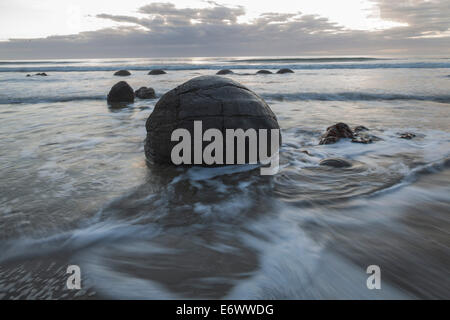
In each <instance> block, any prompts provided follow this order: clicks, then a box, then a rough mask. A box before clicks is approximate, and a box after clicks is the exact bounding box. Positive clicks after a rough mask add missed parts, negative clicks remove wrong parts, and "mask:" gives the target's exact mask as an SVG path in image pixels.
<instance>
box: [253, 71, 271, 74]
mask: <svg viewBox="0 0 450 320" xmlns="http://www.w3.org/2000/svg"><path fill="white" fill-rule="evenodd" d="M256 74H272V71H269V70H259V71H258V72H256Z"/></svg>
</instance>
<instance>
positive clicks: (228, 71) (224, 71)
mask: <svg viewBox="0 0 450 320" xmlns="http://www.w3.org/2000/svg"><path fill="white" fill-rule="evenodd" d="M233 73H234V72H233V71H231V70H230V69H222V70H219V71H217V73H216V74H218V75H224V74H233Z"/></svg>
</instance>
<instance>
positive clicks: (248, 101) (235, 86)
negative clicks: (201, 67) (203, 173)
mask: <svg viewBox="0 0 450 320" xmlns="http://www.w3.org/2000/svg"><path fill="white" fill-rule="evenodd" d="M198 120H201V121H202V132H203V133H204V132H205V131H206V130H207V129H212V128H215V129H218V130H220V132H221V133H222V136H223V137H225V134H226V131H225V129H243V130H247V129H250V128H253V129H255V130H256V131H257V132H258V129H279V125H278V122H277V118H276V116H275V114H274V113H273V112H272V110H271V109H270V107H269V106H268V105H267V103H266V102H265V101H264V100H263V99H262V98H261V97H259V96H258V95H257V94H256V93H254V92H253V91H251V90H250V89H248V88H246V87H245V86H243V85H242V84H240V83H238V82H236V81H234V80H231V79H229V78H225V77H220V76H200V77H196V78H193V79H191V80H189V81H187V82H185V83H183V84H182V85H180V86H178V87H176V88H175V89H172V90H170V91H169V92H167V93H166V94H164V95H163V96H162V97H161V99H160V100H159V101H158V103H157V104H156V106H155V108H154V110H153V112H152V114H151V115H150V116H149V118H148V119H147V123H146V129H147V139H146V142H145V155H146V157H147V159H148V160H150V161H151V162H155V163H166V164H173V163H172V160H171V151H172V148H173V147H174V146H175V145H176V144H177V143H178V142H176V141H175V142H173V141H171V135H172V132H173V131H174V130H176V129H178V128H184V129H187V130H188V131H189V133H190V134H191V137H192V138H191V139H192V140H193V137H194V121H198ZM267 131H268V133H269V134H268V144H269V146H268V148H267V149H268V150H271V148H270V132H271V131H270V130H267ZM192 140H191V141H192ZM192 143H193V142H192ZM208 143H209V142H203V143H202V149H203V150H204V148H205V146H206V145H208ZM280 143H281V135H280ZM257 145H258V144H257ZM225 146H226V143H225V140H224V143H223V147H224V149H223V154H224V158H225V154H226V150H225ZM235 154H236V153H235ZM192 163H193V162H192ZM202 164H203V165H205V163H202Z"/></svg>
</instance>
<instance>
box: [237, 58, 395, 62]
mask: <svg viewBox="0 0 450 320" xmlns="http://www.w3.org/2000/svg"><path fill="white" fill-rule="evenodd" d="M375 60H391V59H381V58H365V57H337V58H254V59H236V60H230V61H229V62H276V63H280V62H281V63H284V62H286V63H292V62H316V63H323V62H359V61H375Z"/></svg>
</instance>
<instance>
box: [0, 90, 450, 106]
mask: <svg viewBox="0 0 450 320" xmlns="http://www.w3.org/2000/svg"><path fill="white" fill-rule="evenodd" d="M261 96H262V97H263V98H264V99H266V100H268V101H394V100H417V101H431V102H439V103H450V95H413V94H397V93H369V92H330V93H325V92H296V93H263V94H261ZM81 100H106V95H105V94H98V95H79V96H74V95H67V96H39V97H5V98H3V97H2V98H0V105H2V104H34V103H56V102H69V101H81Z"/></svg>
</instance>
